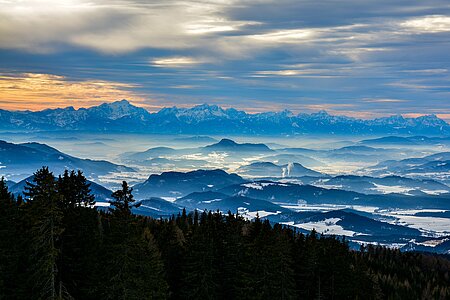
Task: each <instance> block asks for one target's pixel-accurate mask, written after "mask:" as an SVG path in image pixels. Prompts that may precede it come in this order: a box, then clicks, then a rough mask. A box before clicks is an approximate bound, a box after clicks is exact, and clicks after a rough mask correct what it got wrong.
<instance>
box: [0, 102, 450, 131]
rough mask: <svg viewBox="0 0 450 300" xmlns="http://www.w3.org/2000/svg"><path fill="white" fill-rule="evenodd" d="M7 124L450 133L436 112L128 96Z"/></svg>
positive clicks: (2, 118) (2, 117)
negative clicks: (332, 110)
mask: <svg viewBox="0 0 450 300" xmlns="http://www.w3.org/2000/svg"><path fill="white" fill-rule="evenodd" d="M0 129H1V130H91V131H108V130H110V131H127V132H130V131H131V132H146V133H171V134H173V133H185V134H221V135H226V134H260V135H271V134H283V135H291V134H304V133H313V134H314V133H319V134H321V133H327V134H330V133H331V134H385V135H391V134H407V135H429V134H434V135H450V125H449V124H447V123H446V122H445V121H444V120H442V119H439V118H438V117H437V116H436V115H428V116H421V117H417V118H406V117H403V116H401V115H394V116H390V117H385V118H378V119H372V120H363V119H355V118H352V117H346V116H333V115H330V114H329V113H327V112H326V111H319V112H317V113H312V114H305V113H301V114H298V115H294V114H293V113H292V112H291V111H288V110H283V111H279V112H262V113H254V114H248V113H246V112H245V111H240V110H237V109H234V108H227V109H224V108H222V107H220V106H218V105H208V104H201V105H197V106H194V107H191V108H178V107H175V106H174V107H170V108H163V109H161V110H160V111H158V112H156V113H149V112H148V111H147V110H146V109H144V108H141V107H136V106H134V105H133V104H131V103H130V102H129V101H127V100H121V101H116V102H111V103H103V104H101V105H99V106H94V107H90V108H80V109H78V110H76V109H74V108H73V107H67V108H62V109H47V110H43V111H38V112H31V111H20V112H16V111H1V113H0Z"/></svg>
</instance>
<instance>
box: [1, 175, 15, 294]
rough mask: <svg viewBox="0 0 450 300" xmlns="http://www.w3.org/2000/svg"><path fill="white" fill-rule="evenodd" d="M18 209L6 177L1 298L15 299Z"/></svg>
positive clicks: (3, 197)
mask: <svg viewBox="0 0 450 300" xmlns="http://www.w3.org/2000/svg"><path fill="white" fill-rule="evenodd" d="M17 217H18V211H17V206H16V203H15V201H14V196H13V195H12V194H11V193H10V192H9V191H8V187H7V184H6V181H5V179H4V178H3V177H2V178H1V179H0V299H14V298H15V297H14V290H13V286H14V279H15V277H16V276H15V275H16V272H17V271H18V270H17V264H18V261H17V259H18V255H17V252H16V251H18V247H17V246H18V243H19V237H20V235H18V234H19V233H18V232H17V228H16V224H17V222H18V220H17Z"/></svg>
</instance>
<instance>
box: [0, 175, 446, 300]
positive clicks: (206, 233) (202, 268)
mask: <svg viewBox="0 0 450 300" xmlns="http://www.w3.org/2000/svg"><path fill="white" fill-rule="evenodd" d="M112 198H113V201H112V202H111V207H110V208H109V209H108V210H97V209H96V208H95V207H94V204H95V198H94V196H93V195H92V194H91V190H90V187H89V183H88V181H87V180H86V178H85V177H84V176H83V174H82V173H81V172H80V171H78V172H74V171H71V172H69V171H66V172H65V173H64V174H62V175H60V176H58V177H55V176H54V174H52V173H51V172H50V171H49V170H48V168H46V167H43V168H42V169H40V170H38V171H37V172H36V173H35V174H34V179H33V181H32V182H29V183H27V185H26V187H25V191H24V196H17V197H14V196H13V195H12V194H11V193H10V192H9V191H8V188H7V184H6V182H5V181H4V180H3V179H2V180H1V181H0V299H83V300H84V299H96V300H98V299H449V298H450V261H449V259H448V257H445V256H438V255H432V254H423V253H409V252H408V253H403V252H400V251H399V250H396V249H388V248H384V247H376V246H371V245H369V246H367V247H362V248H361V250H360V251H353V250H351V249H350V248H349V245H348V243H347V242H346V241H345V240H343V239H341V238H335V237H326V236H322V235H318V234H317V233H316V232H314V231H313V232H311V233H310V234H307V235H304V234H302V233H300V232H297V231H296V230H294V229H292V228H289V227H286V226H282V225H279V224H270V223H269V222H268V221H267V220H261V219H259V218H256V219H255V220H253V221H248V220H245V219H244V218H242V217H241V216H239V215H236V214H232V213H230V212H229V213H228V214H222V213H220V212H199V211H194V212H190V213H187V212H186V211H185V210H183V212H182V213H180V214H179V215H177V216H172V217H171V218H168V219H162V218H161V219H154V218H150V217H145V216H139V215H134V214H133V213H132V209H133V207H134V206H136V205H138V204H136V202H135V201H134V198H133V194H132V188H130V187H129V186H128V185H127V183H126V182H123V184H122V188H121V189H119V190H117V191H115V192H114V193H113V194H112Z"/></svg>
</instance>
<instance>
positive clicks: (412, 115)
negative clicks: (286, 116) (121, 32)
mask: <svg viewBox="0 0 450 300" xmlns="http://www.w3.org/2000/svg"><path fill="white" fill-rule="evenodd" d="M120 102H127V103H128V104H130V105H131V106H134V107H138V108H142V109H145V110H146V111H147V112H148V113H150V114H153V113H158V112H160V111H161V110H163V109H170V108H177V109H180V108H182V109H192V108H195V107H200V106H208V107H214V106H216V107H218V108H220V109H223V110H228V109H234V110H237V111H241V112H244V113H246V114H249V115H257V114H264V113H271V112H272V113H281V112H289V113H292V114H293V115H294V116H298V115H301V114H305V115H314V114H320V113H325V114H327V115H330V116H333V117H335V116H337V117H346V118H351V119H360V120H375V119H383V118H390V117H395V116H400V117H402V118H404V119H417V118H420V117H436V118H438V119H440V120H443V121H445V122H446V123H448V124H450V123H449V122H447V120H448V121H450V115H447V114H434V113H432V114H422V113H403V114H402V113H399V114H390V115H389V114H382V115H383V116H380V117H375V116H372V117H370V116H369V117H363V115H364V113H362V114H361V116H351V115H348V114H345V112H342V113H341V114H339V113H337V114H336V111H334V110H332V111H333V112H332V113H329V111H327V110H326V109H319V110H309V111H310V112H299V113H294V112H293V111H292V110H290V109H288V108H285V109H281V110H265V111H264V110H261V111H256V112H252V111H248V110H246V109H244V108H235V107H232V106H230V107H228V106H222V105H218V104H208V103H206V102H205V103H201V104H193V105H191V106H177V105H172V106H151V107H153V108H156V109H155V110H153V111H152V110H149V109H148V108H147V107H148V106H147V105H139V104H141V103H139V102H137V103H136V102H134V101H130V100H128V99H121V100H115V101H111V102H107V101H105V102H102V103H99V104H93V105H87V106H78V107H74V106H73V105H68V106H60V107H48V108H43V109H36V110H33V109H4V108H1V107H0V110H3V111H9V112H30V113H37V112H43V111H46V110H58V109H73V110H74V111H79V110H83V109H90V108H94V107H99V106H101V105H108V104H113V103H120ZM355 113H356V115H358V112H355ZM380 115H381V114H380ZM440 115H444V116H445V117H440Z"/></svg>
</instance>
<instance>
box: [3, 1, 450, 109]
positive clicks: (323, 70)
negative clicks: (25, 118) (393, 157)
mask: <svg viewBox="0 0 450 300" xmlns="http://www.w3.org/2000/svg"><path fill="white" fill-rule="evenodd" d="M0 1H1V0H0ZM1 3H2V5H1V7H0V65H1V66H2V69H1V71H2V72H5V73H7V72H10V73H14V74H16V72H18V73H23V74H25V73H32V74H62V75H64V76H63V77H62V78H56V77H55V78H49V79H48V80H49V82H50V83H51V84H50V85H49V86H50V87H51V90H52V91H53V92H49V93H50V95H51V97H50V98H51V99H53V100H52V101H54V102H52V103H53V104H52V103H50V102H49V103H47V104H48V105H56V104H55V103H56V101H57V97H56V94H57V93H56V92H55V91H58V90H57V88H56V84H55V83H56V82H59V83H60V84H61V86H65V87H70V86H71V84H72V89H70V88H69V91H71V93H72V94H71V95H70V94H69V92H68V93H66V94H64V93H62V95H61V99H62V100H61V101H59V102H58V103H61V105H63V104H64V103H66V104H69V103H70V102H71V101H72V100H71V98H72V99H78V98H80V99H86V101H88V99H98V98H95V97H94V96H95V95H94V94H92V97H86V91H88V90H91V91H92V92H94V90H95V89H94V88H92V89H89V88H88V86H89V85H88V84H87V83H88V82H91V83H93V82H104V83H108V84H109V85H108V89H106V87H102V89H99V90H102V91H105V93H106V90H109V91H110V93H109V94H108V93H106V94H107V95H109V96H110V97H111V99H120V98H122V97H127V98H131V99H133V98H136V99H138V101H141V100H140V99H144V100H142V101H148V102H146V103H147V105H149V107H153V106H155V107H156V106H163V105H165V104H168V103H172V104H176V103H178V104H185V103H203V102H212V103H216V104H220V105H225V106H236V107H251V108H252V109H253V110H256V109H261V110H265V109H266V108H269V107H276V108H280V109H281V108H283V107H287V108H290V109H293V110H296V109H300V110H302V109H307V110H308V109H310V110H313V109H314V108H316V109H319V106H315V107H311V106H310V107H306V106H305V105H309V104H333V105H344V106H342V107H339V106H334V107H332V108H330V109H334V110H336V111H339V110H350V109H348V108H346V106H345V105H353V106H352V107H351V109H353V110H355V113H359V114H363V113H367V112H368V111H370V112H372V113H375V114H389V113H390V112H391V111H392V109H393V107H394V108H395V110H396V111H398V112H399V113H414V112H418V113H420V112H427V111H429V110H431V109H432V108H431V107H433V109H438V110H439V109H440V110H442V112H443V113H446V112H448V111H449V110H450V107H449V106H450V104H448V95H449V93H450V88H449V86H450V84H449V83H450V77H449V73H448V70H450V50H449V49H450V25H449V24H450V21H449V20H450V6H449V5H448V0H429V1H426V2H425V1H422V2H418V1H416V2H414V3H411V1H408V0H398V1H387V0H381V1H380V0H367V1H354V0H342V1H339V2H335V1H306V0H278V1H269V0H257V1H254V0H251V1H250V0H240V1H237V0H204V1H189V0H187V1H181V0H167V1H156V0H155V1H151V0H150V1H147V0H146V1H144V0H60V1H56V0H41V1H34V0H21V1H5V0H3V1H2V2H1ZM8 76H9V75H8ZM11 76H12V75H11ZM14 76H16V75H14ZM20 76H22V77H27V76H26V75H20ZM42 79H43V78H40V80H42ZM11 80H12V79H11ZM33 80H35V81H37V79H36V78H35V79H33ZM10 82H12V81H10ZM76 84H80V85H81V84H84V86H83V88H81V87H79V88H78V89H75V88H74V86H76ZM122 84H123V86H122ZM91 87H92V85H91ZM97 87H98V86H97ZM38 90H41V92H40V93H41V94H40V95H38V96H39V98H40V99H44V98H45V95H44V88H43V87H39V89H38ZM24 91H26V89H24ZM24 91H20V90H12V89H9V90H2V91H1V94H0V98H1V99H3V102H1V103H0V104H4V105H11V104H7V102H6V101H10V100H8V99H16V100H13V101H16V104H18V105H19V104H20V105H21V106H22V107H25V100H22V102H20V101H19V102H17V101H18V99H20V98H21V97H25V96H27V97H30V99H31V100H30V101H31V102H30V103H31V104H32V105H31V106H33V105H35V102H36V100H35V99H36V97H37V96H36V95H37V94H36V93H35V94H33V93H32V92H31V91H29V90H28V91H27V94H24ZM83 91H84V92H83ZM114 93H116V94H117V95H116V96H114ZM127 93H128V94H127ZM14 94H17V95H18V96H17V97H14ZM78 94H79V95H78ZM5 95H6V96H5ZM122 95H124V96H122ZM155 95H157V100H154V98H155ZM22 99H25V98H22ZM147 99H148V100H147ZM252 99H253V100H252ZM255 99H257V100H255ZM305 99H315V100H314V101H310V100H305ZM402 99H408V100H407V102H405V101H403V102H401V101H400V100H402ZM155 101H156V102H155ZM246 101H250V102H249V103H251V104H250V105H248V104H246V103H247V102H246ZM252 101H253V102H252ZM8 103H10V102H8ZM74 103H75V104H76V105H78V104H79V103H80V102H77V101H76V100H75V102H74ZM11 107H12V106H11ZM52 107H53V106H52Z"/></svg>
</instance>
